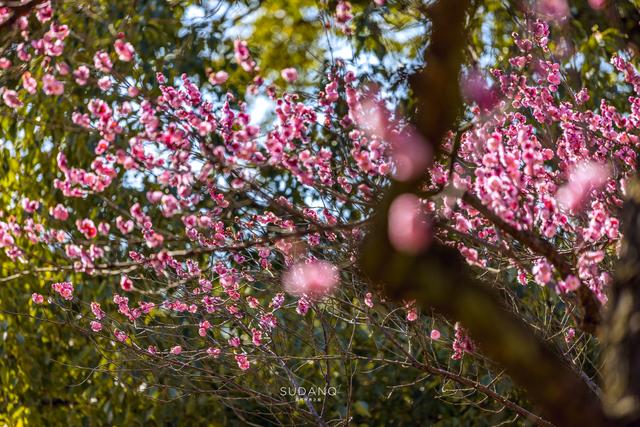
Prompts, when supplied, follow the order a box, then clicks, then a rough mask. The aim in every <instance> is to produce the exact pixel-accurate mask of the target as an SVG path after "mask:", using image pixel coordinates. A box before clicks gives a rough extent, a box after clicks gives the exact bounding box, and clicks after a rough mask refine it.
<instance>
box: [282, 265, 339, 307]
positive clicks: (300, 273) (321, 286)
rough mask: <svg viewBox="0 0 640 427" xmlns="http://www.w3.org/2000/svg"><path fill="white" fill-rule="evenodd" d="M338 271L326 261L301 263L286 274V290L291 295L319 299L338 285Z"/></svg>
mask: <svg viewBox="0 0 640 427" xmlns="http://www.w3.org/2000/svg"><path fill="white" fill-rule="evenodd" d="M338 280H339V275H338V269H337V268H336V267H335V266H334V265H333V264H330V263H328V262H325V261H311V262H301V263H298V264H296V265H294V266H293V267H291V268H290V269H289V271H287V272H286V273H285V274H284V277H283V283H284V289H285V291H287V292H288V293H289V294H291V295H295V296H302V295H306V296H308V297H310V298H319V297H322V296H325V295H328V294H329V293H331V291H333V289H334V288H335V286H336V285H337V284H338Z"/></svg>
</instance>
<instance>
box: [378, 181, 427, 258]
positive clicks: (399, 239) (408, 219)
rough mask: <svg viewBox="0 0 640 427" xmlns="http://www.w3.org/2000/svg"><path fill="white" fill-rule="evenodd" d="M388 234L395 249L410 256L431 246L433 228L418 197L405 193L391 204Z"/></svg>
mask: <svg viewBox="0 0 640 427" xmlns="http://www.w3.org/2000/svg"><path fill="white" fill-rule="evenodd" d="M388 233H389V240H390V242H391V244H392V245H393V247H394V248H396V249H397V250H398V251H400V252H404V253H406V254H409V255H415V254H417V253H419V252H420V251H422V250H424V249H426V248H427V247H428V246H429V243H430V242H431V226H430V224H429V222H428V220H427V218H426V216H425V214H424V211H423V208H422V204H421V202H420V199H419V198H418V197H417V196H415V195H413V194H409V193H405V194H402V195H400V196H398V197H396V199H395V200H394V201H393V202H392V203H391V207H390V208H389V229H388Z"/></svg>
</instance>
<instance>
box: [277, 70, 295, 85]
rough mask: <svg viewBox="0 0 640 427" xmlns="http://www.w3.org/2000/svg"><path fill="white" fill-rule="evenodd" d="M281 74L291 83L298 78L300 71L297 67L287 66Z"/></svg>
mask: <svg viewBox="0 0 640 427" xmlns="http://www.w3.org/2000/svg"><path fill="white" fill-rule="evenodd" d="M280 75H281V76H282V78H283V79H285V80H286V81H288V82H290V83H291V82H295V81H296V80H298V71H297V70H296V69H295V68H285V69H284V70H282V71H280Z"/></svg>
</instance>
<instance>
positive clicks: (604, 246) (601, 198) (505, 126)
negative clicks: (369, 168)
mask: <svg viewBox="0 0 640 427" xmlns="http://www.w3.org/2000/svg"><path fill="white" fill-rule="evenodd" d="M549 36H550V35H549V27H548V26H547V24H545V23H544V22H540V21H536V22H534V23H533V24H532V25H531V28H530V30H529V33H528V35H527V36H526V37H525V36H519V35H517V34H515V35H514V37H515V40H516V44H517V46H518V47H519V48H520V51H521V55H520V56H515V57H513V58H511V59H510V64H511V65H512V69H511V70H510V71H502V70H494V71H493V77H494V78H495V80H496V81H497V84H498V86H499V93H500V94H501V95H502V97H503V98H502V100H500V101H499V102H498V103H497V104H496V105H495V106H493V107H492V109H491V110H490V111H487V110H486V109H482V108H480V107H479V106H477V107H475V110H474V112H475V117H476V119H475V120H476V121H477V123H478V124H477V125H474V126H472V127H471V129H469V130H466V131H464V132H463V133H462V135H461V136H459V138H460V146H459V149H458V150H457V152H456V153H455V155H456V156H457V157H456V158H455V159H454V160H453V167H452V168H451V173H449V166H448V165H447V164H446V163H440V162H437V163H435V164H434V165H433V167H432V170H431V173H430V175H431V177H432V181H433V185H432V190H435V191H436V192H437V191H439V189H442V188H445V187H447V186H450V187H452V188H454V189H455V190H456V191H457V192H458V194H464V195H465V197H460V198H458V199H457V200H452V199H451V197H450V196H446V197H444V198H442V199H441V200H442V202H438V201H437V200H432V201H430V202H429V206H430V209H432V211H433V213H434V214H435V215H436V216H437V217H438V218H439V220H440V219H441V220H442V221H447V222H449V221H451V220H452V221H451V225H450V228H449V230H450V231H448V232H446V233H443V235H448V236H449V237H453V236H460V235H462V236H474V238H480V239H482V240H483V241H485V242H487V246H486V247H484V248H482V247H478V246H477V244H475V243H471V241H470V240H465V239H464V238H463V239H462V241H460V240H459V239H458V240H457V241H456V242H455V243H453V242H452V244H455V245H457V246H458V248H459V249H460V251H461V253H462V254H463V255H465V257H466V258H467V259H468V260H469V262H470V263H472V264H474V265H479V266H490V265H491V263H492V260H495V259H497V258H498V257H497V256H496V254H499V255H500V257H504V255H505V254H509V255H508V258H510V259H511V263H512V265H513V267H514V268H516V269H517V270H518V271H519V275H518V277H519V280H520V281H521V283H522V284H526V283H527V281H528V280H529V278H532V279H533V281H535V282H536V283H538V284H539V285H541V286H550V287H551V288H553V289H556V290H557V291H558V292H559V293H560V294H562V293H566V292H572V291H576V290H577V289H578V288H579V287H581V286H586V287H588V288H589V289H590V290H591V291H592V292H593V293H594V294H595V295H596V296H597V298H598V299H599V300H600V301H601V302H602V303H604V302H605V301H606V297H605V291H606V287H607V284H608V283H609V282H610V280H611V279H610V275H609V272H608V271H607V270H608V265H610V264H606V263H605V260H606V258H607V255H614V256H615V252H616V245H617V242H618V240H619V239H620V234H619V230H618V228H619V220H618V218H616V212H617V210H618V209H619V207H620V206H621V204H622V197H623V194H624V183H625V181H626V179H627V178H628V177H629V175H630V174H631V173H633V171H634V170H635V168H636V164H637V158H636V157H637V156H636V151H637V148H636V147H637V144H638V137H637V135H635V134H634V132H635V130H636V129H637V127H638V124H639V123H640V116H639V115H638V113H639V112H640V110H638V107H637V105H638V102H639V101H638V99H639V98H637V96H631V97H630V98H629V104H630V112H629V113H622V112H618V111H617V110H616V108H614V107H612V106H611V105H610V104H608V102H607V101H606V100H601V101H600V102H599V104H596V107H597V108H595V109H589V108H587V107H586V102H587V101H588V100H589V95H588V90H587V89H586V88H582V89H581V90H580V91H578V92H577V93H575V95H573V97H572V98H570V99H566V97H564V96H561V93H574V92H572V91H571V90H570V88H568V87H564V88H563V91H560V90H559V89H560V86H561V85H566V83H563V79H562V77H561V72H560V65H559V64H558V63H554V62H552V61H550V60H548V59H546V58H547V57H548V56H550V53H549V50H548V47H547V45H548V40H549ZM613 64H614V65H615V66H616V68H617V69H619V70H620V71H621V72H622V73H623V74H624V76H625V79H626V81H627V82H629V83H631V84H632V85H633V86H634V90H635V92H636V95H638V93H639V92H638V89H640V87H638V85H637V84H636V83H637V81H638V77H637V76H638V74H637V72H636V71H635V70H634V69H633V67H631V66H630V65H629V63H628V62H626V61H625V60H624V59H622V58H621V57H615V58H613ZM549 129H550V130H549ZM453 142H454V136H453V135H452V136H451V139H450V141H449V142H448V143H447V147H446V148H447V149H448V150H454V144H453ZM496 217H497V218H499V219H500V221H499V222H498V223H496V220H495V218H496ZM511 230H516V232H520V231H523V232H525V233H524V234H517V235H516V233H514V232H512V231H511ZM522 235H525V236H529V237H528V238H527V239H523V238H522V237H521V236H522ZM514 236H515V237H514ZM532 239H544V240H547V241H548V242H549V243H551V244H552V245H553V246H554V247H557V248H558V249H559V250H560V251H562V250H563V249H566V251H567V252H568V253H567V255H562V256H564V257H565V258H566V261H567V263H568V264H569V265H570V268H571V271H572V273H570V274H568V275H567V272H566V271H562V270H559V269H558V268H559V266H558V265H557V259H550V258H548V257H549V254H547V253H542V252H541V251H540V250H539V248H538V247H536V245H535V243H532V241H533V240H532ZM515 254H521V255H522V256H524V258H520V256H518V255H515ZM527 258H528V259H532V262H530V263H528V262H523V259H527ZM563 275H566V276H564V277H563Z"/></svg>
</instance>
